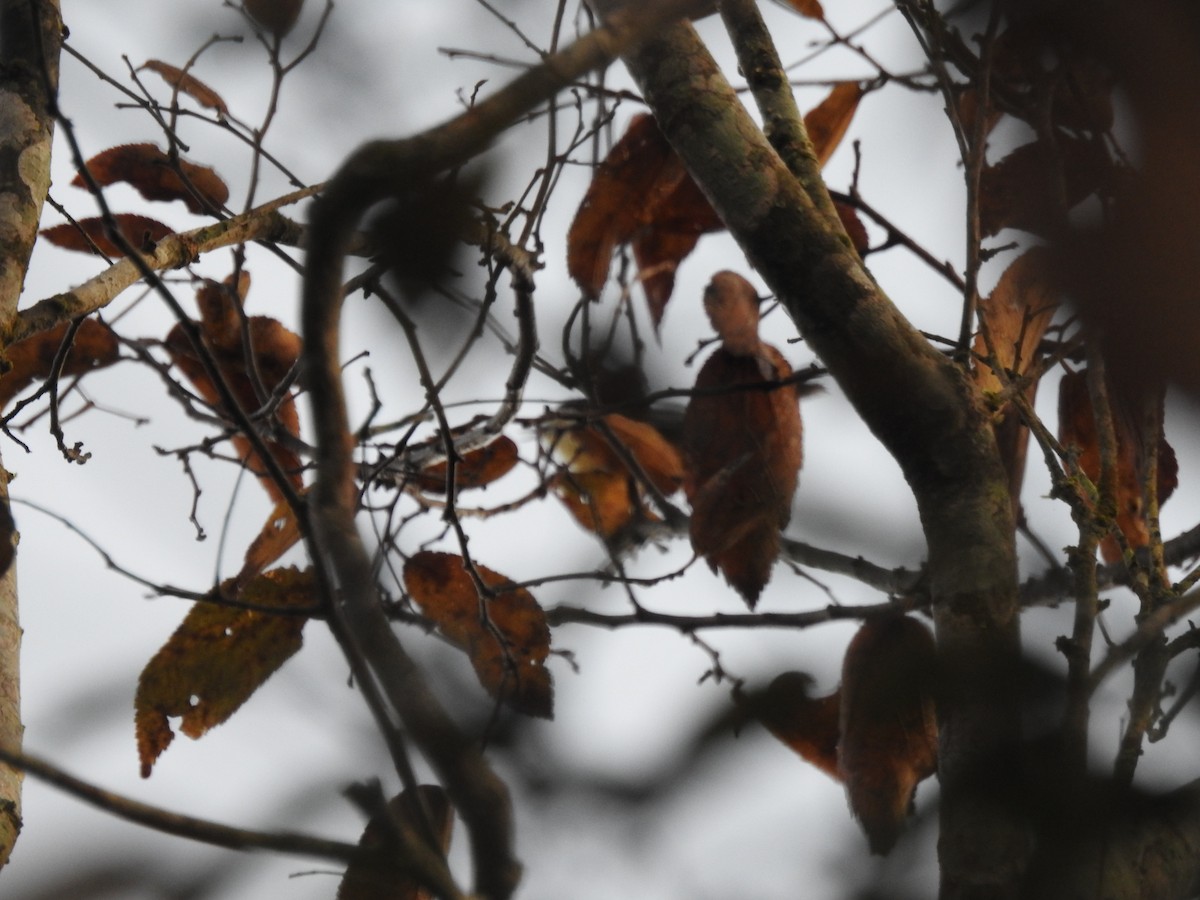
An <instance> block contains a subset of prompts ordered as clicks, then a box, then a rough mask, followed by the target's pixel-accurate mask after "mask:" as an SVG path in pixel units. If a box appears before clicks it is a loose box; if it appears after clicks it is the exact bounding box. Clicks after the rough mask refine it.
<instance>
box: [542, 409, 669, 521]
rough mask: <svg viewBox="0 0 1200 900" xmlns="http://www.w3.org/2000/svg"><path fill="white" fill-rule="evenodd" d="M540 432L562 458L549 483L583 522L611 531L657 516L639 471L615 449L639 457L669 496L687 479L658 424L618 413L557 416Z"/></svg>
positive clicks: (648, 476) (639, 464) (646, 471)
mask: <svg viewBox="0 0 1200 900" xmlns="http://www.w3.org/2000/svg"><path fill="white" fill-rule="evenodd" d="M542 438H543V440H544V441H546V442H547V443H548V444H549V446H550V448H551V449H552V450H553V451H554V454H555V455H556V456H557V457H558V459H560V460H561V461H562V463H563V466H564V467H565V468H564V471H561V472H559V473H557V474H556V475H554V476H553V477H552V478H551V479H550V481H549V484H550V487H551V489H552V490H553V491H554V493H555V496H557V497H558V498H559V499H560V500H561V501H562V502H563V503H564V505H566V507H567V509H569V510H570V511H571V514H572V515H573V516H574V517H575V519H576V520H577V521H578V522H579V524H580V525H582V526H583V527H584V528H586V529H588V530H589V531H594V532H595V533H596V534H599V535H600V536H601V537H606V538H607V537H612V536H613V535H615V534H616V533H617V532H619V531H621V530H622V529H623V528H625V527H626V526H627V525H629V524H630V523H631V522H633V521H634V520H635V519H636V518H638V517H642V518H653V513H652V512H651V511H650V509H649V508H648V507H647V505H646V488H645V486H644V485H643V483H642V481H641V478H640V476H639V474H638V473H637V472H636V471H634V470H633V469H632V468H631V467H630V465H629V463H628V462H626V460H625V459H623V458H622V455H621V454H619V453H618V452H617V449H616V447H615V446H614V444H618V445H620V447H622V448H623V450H624V451H625V454H627V456H628V457H629V458H631V459H632V460H633V461H634V462H636V463H637V467H638V468H640V469H641V472H642V474H644V475H645V477H646V479H647V480H648V481H649V482H650V484H652V485H653V486H654V488H655V489H656V490H658V491H659V492H660V493H662V494H663V495H665V496H670V495H671V494H673V493H675V492H676V491H677V490H679V487H680V485H681V484H682V483H683V462H682V460H681V459H680V457H679V453H678V451H676V449H675V448H674V447H673V446H672V445H671V443H670V442H669V441H668V440H667V439H666V438H664V437H663V436H662V435H661V434H660V433H659V432H658V430H657V429H656V428H654V426H652V425H648V424H647V423H645V422H638V421H636V420H634V419H630V418H627V417H626V416H622V415H620V414H618V413H610V414H609V415H606V416H602V417H600V419H599V420H597V421H596V422H595V423H593V424H584V423H582V422H579V421H573V420H569V419H553V420H551V421H549V422H546V423H543V425H542Z"/></svg>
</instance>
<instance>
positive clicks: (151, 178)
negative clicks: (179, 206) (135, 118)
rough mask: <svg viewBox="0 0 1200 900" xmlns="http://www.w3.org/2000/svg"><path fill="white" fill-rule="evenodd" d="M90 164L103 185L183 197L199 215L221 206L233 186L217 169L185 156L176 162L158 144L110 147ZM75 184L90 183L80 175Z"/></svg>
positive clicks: (152, 197) (149, 196)
mask: <svg viewBox="0 0 1200 900" xmlns="http://www.w3.org/2000/svg"><path fill="white" fill-rule="evenodd" d="M86 165H87V170H88V172H89V173H90V174H91V176H92V179H93V180H94V181H95V182H96V184H98V185H100V186H101V187H105V186H107V185H110V184H115V183H116V182H118V181H124V182H126V183H127V184H129V185H131V186H132V187H133V188H134V189H136V190H137V192H138V193H139V194H141V195H142V196H143V197H145V198H146V199H147V200H182V201H183V202H184V204H185V205H186V206H187V208H188V209H189V210H191V211H192V212H194V213H197V214H203V213H207V212H208V211H209V207H212V206H215V207H217V208H220V207H222V206H224V205H225V201H226V200H228V199H229V188H228V187H227V186H226V185H225V182H224V181H222V180H221V176H219V175H218V174H217V173H216V172H215V171H214V170H213V169H210V168H209V167H208V166H202V165H198V164H197V163H193V162H188V161H187V160H185V159H182V158H181V159H180V160H179V161H178V162H177V163H175V164H172V162H171V158H170V157H169V156H167V154H165V153H163V152H162V150H160V149H158V147H157V146H155V145H154V144H122V145H120V146H118V147H110V148H109V149H107V150H104V151H101V152H100V153H97V154H96V155H95V156H93V157H92V158H91V159H89V160H88V161H87V164H86ZM177 169H178V171H177ZM181 176H182V177H181ZM71 184H73V185H75V186H76V187H83V186H84V185H85V184H86V182H85V181H84V178H83V175H82V174H80V175H76V176H75V177H74V178H73V179H72V180H71Z"/></svg>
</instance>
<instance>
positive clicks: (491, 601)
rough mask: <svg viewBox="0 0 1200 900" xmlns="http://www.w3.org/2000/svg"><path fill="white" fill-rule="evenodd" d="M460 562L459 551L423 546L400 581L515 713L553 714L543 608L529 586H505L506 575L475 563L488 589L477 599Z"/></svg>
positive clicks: (482, 680) (480, 677)
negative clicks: (489, 593) (428, 548)
mask: <svg viewBox="0 0 1200 900" xmlns="http://www.w3.org/2000/svg"><path fill="white" fill-rule="evenodd" d="M463 566H464V562H463V559H462V557H461V556H456V555H454V554H452V553H436V552H433V551H423V552H421V553H417V554H416V555H415V556H412V557H411V558H410V559H409V560H408V562H407V563H406V564H405V566H404V585H405V587H406V588H407V590H408V592H409V593H410V594H411V595H412V597H413V600H415V601H416V602H417V604H418V605H419V606H420V607H421V610H422V611H423V612H424V613H425V615H427V616H428V617H429V618H430V619H432V620H433V621H434V622H435V623H436V624H437V627H438V630H439V631H441V632H442V634H444V635H445V636H446V637H447V638H449V639H450V640H451V641H453V642H454V643H456V644H458V645H459V646H460V647H462V648H463V649H464V650H466V651H467V655H468V656H469V657H470V658H471V664H472V665H473V666H474V667H475V673H476V674H477V675H478V676H479V681H480V683H482V684H483V686H484V687H485V688H487V690H488V693H490V694H491V695H492V696H493V697H495V698H496V699H497V700H500V701H501V702H503V703H506V704H508V705H509V706H511V707H512V708H513V709H516V710H518V711H519V712H523V713H526V714H528V715H531V716H540V717H542V718H546V719H549V718H553V716H554V685H553V683H552V682H551V679H550V672H549V670H547V669H546V666H545V663H546V657H547V656H548V655H549V654H550V627H549V626H548V625H547V624H546V616H545V613H543V612H542V608H541V607H540V606H538V604H537V601H536V600H534V599H533V595H532V594H530V593H529V591H527V590H525V589H524V588H505V587H504V586H505V585H508V584H511V580H510V579H508V578H506V577H505V576H503V575H501V574H499V573H498V572H493V571H492V570H490V569H486V568H484V567H483V566H480V565H476V566H475V569H476V571H477V572H478V573H479V577H480V578H481V579H482V580H483V583H484V584H485V585H487V587H488V588H489V589H491V590H493V591H494V595H493V596H491V597H488V598H487V599H486V600H481V599H480V597H479V594H478V593H477V592H476V590H475V584H474V582H473V581H472V580H471V576H470V575H469V574H468V573H467V571H466V570H465V569H464V568H463Z"/></svg>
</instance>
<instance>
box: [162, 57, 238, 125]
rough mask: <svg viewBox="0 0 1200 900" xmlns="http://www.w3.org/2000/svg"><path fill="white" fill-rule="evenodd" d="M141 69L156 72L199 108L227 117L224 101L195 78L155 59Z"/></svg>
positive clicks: (227, 109)
mask: <svg viewBox="0 0 1200 900" xmlns="http://www.w3.org/2000/svg"><path fill="white" fill-rule="evenodd" d="M142 68H143V69H149V70H150V71H151V72H157V73H158V74H159V75H161V76H162V77H163V80H164V81H166V83H167V84H169V85H170V86H171V87H173V88H175V89H176V90H177V91H179V92H180V93H183V94H187V95H188V96H189V97H191V98H192V99H193V100H195V101H196V102H197V103H199V104H200V105H201V106H206V107H208V108H209V109H215V110H216V111H217V112H218V113H220V114H221V115H222V116H226V115H229V107H227V106H226V105H225V101H224V100H222V99H221V95H220V94H218V93H217V92H216V91H214V90H213V89H212V88H210V87H209V86H208V85H207V84H205V83H204V82H203V81H201V80H200V79H199V78H197V77H196V76H194V75H191V74H189V73H187V72H185V71H183V69H177V68H175V66H173V65H171V64H170V63H165V62H162V61H161V60H157V59H151V60H147V61H146V62H145V63H144V64H143V65H142Z"/></svg>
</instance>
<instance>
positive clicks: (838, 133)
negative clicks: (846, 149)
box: [804, 17, 863, 166]
mask: <svg viewBox="0 0 1200 900" xmlns="http://www.w3.org/2000/svg"><path fill="white" fill-rule="evenodd" d="M814 18H819V17H814ZM862 98H863V89H862V85H860V84H859V83H858V82H857V81H843V82H840V83H839V84H837V85H836V86H834V88H833V90H832V91H830V92H829V96H827V97H826V98H825V99H824V100H822V101H821V102H820V103H819V104H817V105H816V106H815V107H813V108H812V109H810V110H809V111H808V112H807V113H806V114H805V116H804V128H805V130H806V131H808V138H809V140H810V141H812V145H813V151H814V152H815V153H816V154H817V162H819V163H820V164H821V165H822V166H823V165H825V163H826V162H828V161H829V157H831V156H833V151H834V150H836V149H837V147H838V144H840V143H841V142H842V138H843V137H845V135H846V129H848V128H849V127H850V120H851V119H853V118H854V112H855V110H857V109H858V101H860V100H861V99H862Z"/></svg>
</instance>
